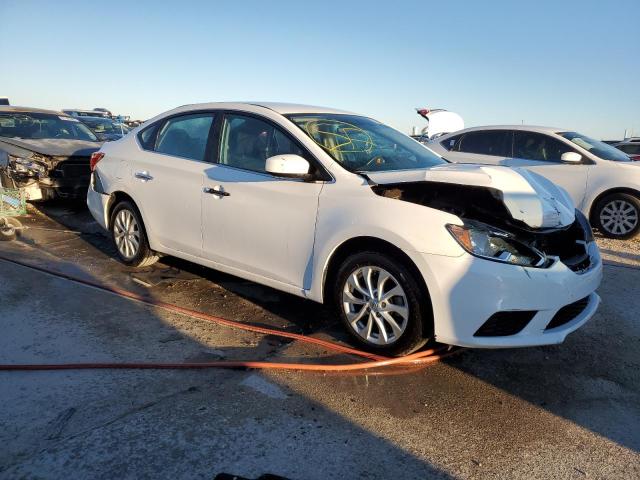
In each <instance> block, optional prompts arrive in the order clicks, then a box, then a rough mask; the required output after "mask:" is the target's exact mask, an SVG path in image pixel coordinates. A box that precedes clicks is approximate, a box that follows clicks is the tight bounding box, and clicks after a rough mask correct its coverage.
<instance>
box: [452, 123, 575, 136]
mask: <svg viewBox="0 0 640 480" xmlns="http://www.w3.org/2000/svg"><path fill="white" fill-rule="evenodd" d="M477 130H523V131H526V132H539V133H557V132H570V131H571V130H568V129H566V128H557V127H543V126H540V125H484V126H481V127H471V128H465V129H463V130H458V131H457V132H451V133H450V134H449V135H451V134H454V133H455V134H458V133H461V132H473V131H477Z"/></svg>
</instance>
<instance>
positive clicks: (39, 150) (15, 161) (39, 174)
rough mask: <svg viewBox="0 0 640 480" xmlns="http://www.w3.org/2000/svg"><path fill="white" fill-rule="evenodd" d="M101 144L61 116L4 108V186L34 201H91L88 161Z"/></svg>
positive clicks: (0, 132) (0, 154) (0, 121)
mask: <svg viewBox="0 0 640 480" xmlns="http://www.w3.org/2000/svg"><path fill="white" fill-rule="evenodd" d="M101 145H102V142H100V141H99V140H98V138H97V137H96V136H95V135H94V134H93V132H92V131H91V130H90V129H89V128H88V127H87V126H86V125H84V124H83V123H81V122H80V121H79V120H78V119H77V118H73V117H70V116H68V115H65V114H63V113H62V112H55V111H50V110H40V109H35V108H23V107H0V184H1V185H2V186H4V187H9V188H24V190H25V192H26V194H27V196H28V198H29V199H30V200H41V199H44V200H48V199H52V198H56V197H60V198H74V199H80V198H84V197H86V194H87V189H88V187H89V179H90V177H91V171H90V168H89V159H90V157H91V154H92V153H93V152H95V151H97V150H98V149H99V148H100V146H101Z"/></svg>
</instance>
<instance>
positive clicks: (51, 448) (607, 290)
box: [0, 204, 640, 479]
mask: <svg viewBox="0 0 640 480" xmlns="http://www.w3.org/2000/svg"><path fill="white" fill-rule="evenodd" d="M41 210H42V212H43V213H34V214H32V215H31V216H30V217H29V218H28V219H27V220H25V224H26V225H27V226H30V227H34V228H32V229H29V230H25V231H24V232H23V235H22V237H21V238H20V239H19V240H18V241H15V242H3V243H1V244H0V255H3V256H9V257H11V258H15V259H18V260H20V261H23V262H27V263H30V264H33V265H39V266H44V267H46V268H52V269H57V270H59V271H63V272H68V273H72V274H74V275H77V276H81V277H83V278H87V279H91V280H93V281H100V282H104V283H106V284H108V285H114V286H118V287H121V288H126V289H129V290H133V291H136V292H138V293H143V294H145V295H148V296H150V297H152V298H158V299H162V300H163V301H167V302H171V303H175V304H178V305H182V306H187V307H189V308H194V309H198V310H202V311H205V312H209V313H213V314H216V315H220V316H223V317H226V318H231V319H235V320H242V321H247V322H251V323H255V324H260V325H267V326H272V327H276V328H282V329H286V330H288V331H294V332H299V333H300V332H301V333H307V334H311V335H314V336H318V337H322V338H327V339H331V340H334V341H346V340H347V339H346V337H345V335H344V333H343V332H342V330H341V328H340V326H339V325H338V324H337V323H336V321H335V319H334V318H333V315H332V314H331V312H329V311H328V310H326V309H325V308H324V307H322V306H320V305H317V304H314V303H311V302H307V301H304V300H302V299H299V298H296V297H293V296H289V295H286V294H283V293H280V292H277V291H275V290H272V289H269V288H265V287H261V286H258V285H255V284H252V283H251V282H246V281H243V280H240V279H238V278H234V277H231V276H228V275H224V274H220V273H217V272H214V271H212V270H208V269H204V268H202V267H199V266H196V265H193V264H189V263H187V262H182V261H179V260H176V259H172V258H165V259H164V260H163V262H162V263H161V264H158V265H156V266H155V267H153V268H149V269H145V270H142V271H134V270H131V269H128V268H126V267H124V266H123V265H121V264H120V263H118V262H117V261H116V260H115V258H114V250H113V248H112V247H111V245H110V242H109V240H108V238H107V237H106V235H105V234H103V233H102V232H101V231H100V229H99V227H97V225H95V223H93V222H92V221H91V219H90V216H89V215H88V213H87V212H86V210H84V209H83V208H82V207H81V206H73V205H67V204H49V205H47V206H46V207H41ZM37 228H39V229H37ZM42 228H52V229H57V230H58V231H48V230H42ZM64 229H66V230H70V231H67V232H62V231H60V230H64ZM74 232H75V233H74ZM599 242H600V244H601V246H602V250H603V253H604V255H605V259H606V261H607V263H608V265H607V266H606V267H605V279H604V282H603V284H602V287H601V289H600V290H599V293H600V295H601V296H602V298H603V303H602V306H601V308H600V310H599V312H598V313H597V315H596V316H595V317H594V319H592V320H591V321H590V322H589V323H588V324H587V325H585V326H584V327H583V328H582V329H580V330H579V331H577V332H575V333H573V334H572V335H570V336H569V337H568V339H567V341H566V342H565V343H564V344H562V345H558V346H552V347H540V348H528V349H518V350H494V351H487V350H466V351H464V352H463V353H461V354H460V355H458V356H456V357H452V358H451V359H448V360H446V361H443V362H440V363H437V364H434V365H432V366H430V367H428V368H425V369H421V370H417V371H411V372H401V373H398V374H396V375H380V374H378V373H380V372H376V374H367V375H362V374H358V375H354V374H350V375H344V374H332V375H323V374H309V373H297V372H264V371H246V370H206V371H109V370H104V371H64V372H0V405H1V406H2V408H0V478H7V479H14V478H80V479H83V478H87V479H88V478H91V479H96V478H154V479H156V478H176V479H181V478H185V479H191V478H205V479H212V478H214V477H215V476H216V475H218V474H220V473H230V474H235V475H242V476H245V477H249V478H256V477H258V476H259V475H262V474H265V473H272V474H277V475H282V476H284V477H287V478H291V479H326V478H370V479H390V478H394V479H395V478H398V479H405V478H406V479H414V478H415V479H424V478H527V479H529V478H616V479H618V478H633V479H635V478H640V455H639V450H640V373H639V372H640V321H639V314H640V282H639V280H640V270H638V267H640V242H639V241H637V240H636V241H627V242H612V241H605V240H599ZM0 327H1V331H2V334H1V335H0V363H57V362H78V361H79V362H91V361H97V362H106V361H119V362H120V361H148V362H151V361H162V362H166V361H174V362H184V361H191V362H198V361H207V360H215V359H229V360H231V359H246V360H249V359H267V360H283V359H289V360H295V361H306V362H308V361H327V362H335V361H348V360H353V359H352V358H350V357H346V356H336V355H335V354H333V353H332V352H323V351H322V350H321V349H318V348H317V347H314V346H309V345H302V344H297V343H294V342H283V341H281V339H278V338H275V337H271V336H264V335H259V334H253V333H248V332H242V331H238V330H233V329H230V328H226V327H221V326H217V325H212V324H210V323H204V322H202V321H198V320H194V319H192V318H188V317H184V316H180V315H177V314H172V313H168V312H166V311H163V310H159V309H155V308H152V307H147V306H143V305H141V304H139V303H135V302H132V301H130V300H127V299H123V298H119V297H115V296H113V295H110V294H108V293H104V292H100V291H97V290H95V289H92V288H89V287H85V286H80V285H78V284H75V283H72V282H70V281H68V280H64V279H60V278H55V277H51V276H48V275H46V274H43V273H40V272H37V271H35V270H31V269H28V268H25V267H20V266H16V265H13V264H10V263H7V262H2V261H0ZM382 373H384V372H382Z"/></svg>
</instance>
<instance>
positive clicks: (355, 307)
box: [333, 252, 433, 356]
mask: <svg viewBox="0 0 640 480" xmlns="http://www.w3.org/2000/svg"><path fill="white" fill-rule="evenodd" d="M369 271H371V276H370V278H371V282H370V284H371V285H372V286H373V287H375V290H374V296H373V298H371V296H370V295H367V294H366V292H368V291H369V290H368V288H367V281H366V279H365V276H366V275H368V272H369ZM387 275H388V276H389V277H388V278H387V279H386V280H384V281H383V282H382V285H381V289H380V290H381V292H382V295H381V294H380V292H379V291H378V289H377V287H378V286H379V283H378V282H379V281H380V278H381V276H383V277H384V276H387ZM354 282H355V284H357V287H360V288H357V287H355V285H354ZM396 287H400V289H401V293H400V294H399V295H393V296H389V297H387V298H386V300H387V301H386V302H385V301H384V300H385V294H386V295H390V294H392V293H394V292H396V293H398V292H399V291H398V290H397V289H396ZM363 290H364V291H365V293H364V294H363ZM333 303H334V307H335V308H336V310H337V312H338V313H339V315H340V318H341V319H342V322H343V323H344V325H345V328H346V329H347V331H348V332H349V334H350V335H351V336H352V338H353V339H354V340H355V341H356V342H357V343H358V344H360V345H362V346H363V347H364V348H365V349H366V350H368V351H371V352H374V353H379V354H382V355H391V356H399V355H406V354H408V353H411V352H414V351H416V350H417V349H419V348H420V347H422V346H423V345H424V344H425V343H427V341H428V340H429V338H430V337H432V336H433V331H432V330H433V327H432V325H433V317H432V313H431V307H430V305H431V303H430V301H429V299H428V298H425V295H424V294H423V293H422V290H421V288H420V283H419V282H418V280H417V278H416V277H415V275H414V273H413V272H412V271H411V269H409V268H407V266H406V265H405V264H404V262H403V261H401V260H399V259H397V258H394V257H391V256H389V255H384V254H381V253H378V252H362V253H356V254H353V255H351V256H349V257H348V258H346V259H345V261H344V262H343V263H342V265H341V266H340V268H339V270H338V272H337V274H336V281H335V282H334V291H333ZM403 307H404V308H406V310H404V309H403ZM403 312H404V315H403ZM376 317H377V318H376ZM389 317H391V320H394V321H395V326H396V328H394V327H393V326H392V324H393V322H390V321H389ZM381 326H382V327H381ZM398 327H399V328H398ZM383 330H384V332H383Z"/></svg>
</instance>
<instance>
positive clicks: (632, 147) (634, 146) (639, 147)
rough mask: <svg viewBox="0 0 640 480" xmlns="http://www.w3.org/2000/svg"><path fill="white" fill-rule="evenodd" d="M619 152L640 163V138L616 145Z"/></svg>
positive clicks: (633, 138)
mask: <svg viewBox="0 0 640 480" xmlns="http://www.w3.org/2000/svg"><path fill="white" fill-rule="evenodd" d="M614 147H616V148H617V149H618V150H621V151H623V152H624V153H626V154H627V155H629V158H631V160H633V161H636V162H638V161H640V138H638V137H632V138H629V139H627V140H625V141H624V142H619V143H616V144H615V145H614Z"/></svg>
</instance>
